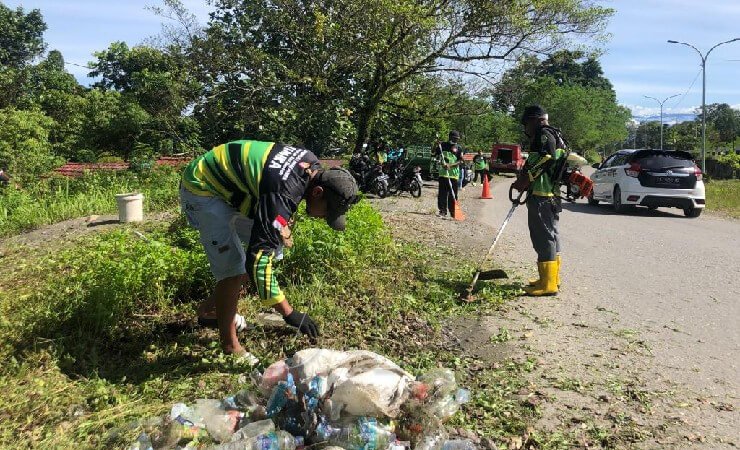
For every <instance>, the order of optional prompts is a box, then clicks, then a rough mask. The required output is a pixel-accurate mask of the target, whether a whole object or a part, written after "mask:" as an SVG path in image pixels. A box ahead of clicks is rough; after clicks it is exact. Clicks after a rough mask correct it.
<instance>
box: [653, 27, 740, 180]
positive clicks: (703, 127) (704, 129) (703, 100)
mask: <svg viewBox="0 0 740 450" xmlns="http://www.w3.org/2000/svg"><path fill="white" fill-rule="evenodd" d="M735 41H740V37H737V38H735V39H730V40H729V41H724V42H720V43H719V44H717V45H715V46H714V47H712V48H710V49H709V51H707V53H705V54H702V52H700V51H699V49H698V48H696V47H694V46H693V45H691V44H689V43H686V42H678V41H674V40H672V39H669V40H668V43H669V44H681V45H685V46H687V47H691V48H693V49H694V50H696V53H698V54H699V57H701V74H702V83H701V84H702V88H701V170H702V172H706V171H707V102H706V98H707V58H708V57H709V54H710V53H712V50H714V49H715V48H717V47H719V46H720V45H724V44H729V43H730V42H735Z"/></svg>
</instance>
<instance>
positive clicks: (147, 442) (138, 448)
mask: <svg viewBox="0 0 740 450" xmlns="http://www.w3.org/2000/svg"><path fill="white" fill-rule="evenodd" d="M129 450H154V446H153V445H152V440H151V439H149V435H147V434H146V433H141V434H140V435H139V437H138V439H136V442H134V443H133V445H131V447H129Z"/></svg>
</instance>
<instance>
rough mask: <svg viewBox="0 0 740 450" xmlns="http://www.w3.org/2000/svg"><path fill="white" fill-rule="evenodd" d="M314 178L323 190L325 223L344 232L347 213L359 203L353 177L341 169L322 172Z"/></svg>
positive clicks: (334, 168) (336, 168)
mask: <svg viewBox="0 0 740 450" xmlns="http://www.w3.org/2000/svg"><path fill="white" fill-rule="evenodd" d="M316 177H317V180H316V181H317V184H318V185H319V186H321V187H322V188H324V197H325V198H326V208H327V211H326V223H328V224H329V226H330V227H332V228H334V229H335V230H338V231H344V229H345V227H346V226H347V217H346V214H347V211H348V210H349V207H350V206H352V205H354V204H355V203H357V202H358V201H359V198H358V197H357V192H358V188H357V182H356V181H355V177H353V176H352V174H351V173H349V171H348V170H347V169H343V168H341V167H332V168H331V169H328V170H322V171H321V172H320V173H319V174H318V175H316Z"/></svg>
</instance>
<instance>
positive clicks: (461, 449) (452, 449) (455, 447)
mask: <svg viewBox="0 0 740 450" xmlns="http://www.w3.org/2000/svg"><path fill="white" fill-rule="evenodd" d="M477 448H478V447H477V446H476V445H475V444H474V443H473V441H471V440H470V439H452V440H448V441H446V442H445V443H444V444H442V449H441V450H476V449H477Z"/></svg>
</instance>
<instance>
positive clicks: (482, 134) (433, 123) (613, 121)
mask: <svg viewBox="0 0 740 450" xmlns="http://www.w3.org/2000/svg"><path fill="white" fill-rule="evenodd" d="M161 5H162V6H161V7H152V8H150V9H151V10H152V11H153V12H154V13H155V14H157V15H159V16H160V17H162V18H163V19H164V20H166V21H168V22H167V24H166V25H165V26H164V29H163V33H162V34H161V35H160V36H158V37H157V38H153V39H150V40H148V41H146V43H144V44H138V45H133V46H131V45H130V44H128V43H125V42H113V43H111V44H110V45H109V46H108V47H107V48H105V49H101V50H100V51H98V52H96V53H95V54H94V55H93V61H92V62H90V63H89V68H90V76H91V77H94V78H95V80H96V82H95V83H94V84H93V85H92V86H90V87H86V86H81V85H80V84H79V83H78V82H77V80H76V79H75V78H74V77H73V76H72V75H71V74H70V73H68V72H67V71H66V70H65V62H64V57H63V55H62V54H61V53H60V52H58V51H54V50H52V51H51V52H49V53H48V54H45V53H44V52H45V49H46V43H45V42H44V40H43V32H44V30H45V29H46V24H45V23H44V21H43V17H42V15H41V12H40V11H38V10H32V11H29V12H26V11H24V10H23V9H21V8H18V9H16V10H11V9H9V8H7V7H4V6H1V5H0V25H2V26H3V30H5V29H8V30H10V31H9V33H8V34H4V35H3V36H2V37H0V62H4V64H2V67H1V68H0V108H3V111H5V119H4V120H6V122H7V123H16V122H17V123H18V124H20V123H23V124H26V125H24V126H23V127H25V128H23V127H21V128H22V129H24V130H26V134H27V135H28V136H32V139H31V138H29V139H30V140H28V139H26V140H25V141H24V142H35V144H33V146H32V147H33V148H36V149H43V152H41V150H38V151H39V152H41V153H43V154H44V155H50V156H51V157H53V156H61V157H63V158H65V159H71V160H78V161H94V160H96V159H97V158H99V157H121V158H124V159H127V160H141V158H149V157H151V156H153V155H154V154H162V153H171V152H182V151H200V149H202V148H209V147H211V146H214V145H217V144H219V143H221V142H224V141H226V140H230V139H237V138H254V139H264V140H274V141H283V142H291V143H296V144H302V145H305V146H307V147H309V148H311V149H312V150H314V151H315V152H316V153H318V154H321V153H322V152H323V151H325V150H328V149H331V148H336V147H339V148H343V149H350V148H353V147H354V148H358V147H359V146H360V145H362V144H363V143H365V142H366V141H368V140H385V141H387V142H389V143H391V145H393V146H408V145H414V144H426V143H428V142H430V141H431V140H432V139H433V138H434V136H435V135H446V133H447V132H448V131H449V130H451V129H458V130H460V131H461V132H462V133H463V142H464V144H465V145H466V146H467V147H468V148H471V149H475V150H477V149H481V150H487V149H488V148H490V145H491V144H492V143H494V142H516V141H519V142H522V141H523V140H524V138H523V136H522V134H521V131H520V126H519V125H518V120H516V116H517V114H518V111H519V110H520V108H521V105H522V104H523V103H524V102H525V101H535V100H537V102H538V103H543V104H544V105H545V106H547V107H549V108H550V109H551V110H552V113H551V115H552V116H553V118H554V119H555V123H556V124H557V121H558V120H559V121H560V122H561V123H562V126H563V127H564V128H565V129H566V130H567V133H568V134H569V137H570V138H571V140H573V141H574V142H575V145H576V146H578V148H587V147H594V146H597V145H600V144H603V143H605V142H607V141H611V140H613V139H618V138H619V136H620V135H619V131H618V130H617V128H618V126H617V124H618V123H619V122H620V121H623V113H624V111H623V110H620V109H619V108H617V107H616V106H615V105H613V104H612V103H614V98H613V95H611V96H610V95H609V93H611V94H613V91H612V89H611V84H610V83H609V81H608V80H607V79H606V78H605V77H604V76H603V73H602V71H601V67H600V66H599V64H598V61H597V60H596V59H595V58H594V57H590V56H586V53H583V52H581V51H580V50H573V48H574V45H573V42H574V41H575V40H576V39H574V38H577V39H578V40H579V42H586V41H587V40H588V39H591V38H593V37H599V36H601V32H602V31H603V29H604V25H605V23H606V19H607V18H608V17H609V15H610V14H611V12H612V11H611V10H610V9H606V8H602V7H599V6H595V4H594V3H593V2H592V1H590V0H523V1H522V0H503V1H498V2H490V1H480V0H453V1H450V0H423V1H417V0H393V1H391V0H372V1H371V0H214V1H213V7H214V12H213V13H212V14H211V19H210V20H209V21H208V23H207V24H199V23H198V22H197V20H196V19H195V17H194V16H193V15H192V14H190V13H189V12H188V11H187V9H186V8H185V7H184V6H183V2H182V1H181V0H161ZM6 25H7V26H6ZM533 55H551V56H549V57H544V59H540V58H538V57H535V56H533ZM504 59H507V60H511V59H518V60H520V64H519V65H518V66H517V67H516V68H515V69H514V70H513V71H511V72H510V73H508V74H506V75H505V76H504V78H503V80H501V82H500V86H501V87H500V88H499V89H489V90H484V89H481V86H490V85H492V83H496V82H498V79H497V76H498V73H499V72H500V70H501V68H502V65H501V64H502V61H503V60H504ZM507 89H509V90H510V91H511V92H509V94H511V95H509V96H508V97H507V95H506V93H507V92H508V91H507ZM511 99H517V101H516V102H512V101H511ZM541 99H543V100H541ZM584 105H585V106H584ZM510 106H514V107H515V108H514V109H513V111H512V110H510ZM579 108H580V109H579ZM576 109H578V111H575V110H576ZM10 111H12V113H11V112H10ZM510 111H511V112H510ZM574 111H575V112H574ZM596 123H598V124H599V126H600V127H601V129H597V128H598V127H597V126H596V125H595V124H596ZM622 125H623V123H622ZM19 126H20V125H19ZM40 130H41V131H43V133H41V134H39V133H37V132H38V131H40ZM32 131H33V132H32ZM4 139H6V140H7V142H6V143H5V144H6V147H5V148H10V147H13V146H15V145H16V143H17V139H16V141H13V143H11V137H10V136H9V135H8V134H7V133H6V134H5V135H4ZM44 140H45V141H46V143H47V145H45V146H40V144H38V142H40V141H44ZM37 144H38V145H37ZM3 163H5V164H11V162H10V159H9V158H8V157H6V158H5V161H0V164H3ZM12 164H16V163H15V162H12ZM41 166H42V165H40V166H39V167H41ZM47 166H48V164H47ZM18 167H20V166H18ZM19 170H21V169H20V168H19ZM22 170H25V169H22ZM35 170H36V169H32V171H35Z"/></svg>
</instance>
